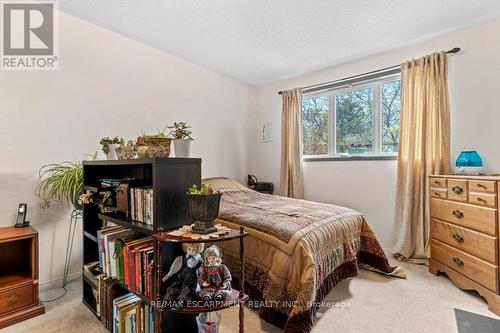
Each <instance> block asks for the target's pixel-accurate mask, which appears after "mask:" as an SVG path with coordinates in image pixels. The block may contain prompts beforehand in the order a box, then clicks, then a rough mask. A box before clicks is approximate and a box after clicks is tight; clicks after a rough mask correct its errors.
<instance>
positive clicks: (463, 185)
mask: <svg viewBox="0 0 500 333" xmlns="http://www.w3.org/2000/svg"><path fill="white" fill-rule="evenodd" d="M428 181H429V196H430V198H429V201H430V216H431V220H430V227H431V230H430V231H431V259H430V262H429V271H430V272H431V273H432V274H434V275H438V274H439V272H443V273H446V275H448V277H449V278H450V279H451V280H452V281H453V283H455V284H456V285H457V286H458V287H459V288H462V289H468V290H475V291H477V292H478V293H479V294H480V295H481V296H483V297H484V298H485V299H486V301H487V302H488V305H489V309H490V310H491V311H492V312H494V313H496V314H497V315H500V296H499V288H500V277H499V271H498V266H499V252H500V245H499V241H498V238H499V210H498V209H499V205H500V195H499V189H500V177H498V176H455V175H445V176H440V175H434V176H430V177H429V179H428Z"/></svg>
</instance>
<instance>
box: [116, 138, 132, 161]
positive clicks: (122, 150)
mask: <svg viewBox="0 0 500 333" xmlns="http://www.w3.org/2000/svg"><path fill="white" fill-rule="evenodd" d="M116 152H117V153H118V158H119V159H120V160H130V159H132V158H134V157H135V154H136V147H135V145H134V142H133V141H132V140H128V142H127V144H126V145H123V146H120V147H118V148H117V149H116Z"/></svg>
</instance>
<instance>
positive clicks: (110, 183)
mask: <svg viewBox="0 0 500 333" xmlns="http://www.w3.org/2000/svg"><path fill="white" fill-rule="evenodd" d="M122 181H123V179H101V187H102V188H111V187H116V186H118V185H120V183H121V182H122Z"/></svg>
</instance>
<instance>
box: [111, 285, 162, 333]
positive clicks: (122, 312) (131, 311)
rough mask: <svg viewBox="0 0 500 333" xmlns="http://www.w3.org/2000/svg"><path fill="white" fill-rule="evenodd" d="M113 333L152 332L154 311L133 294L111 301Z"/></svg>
mask: <svg viewBox="0 0 500 333" xmlns="http://www.w3.org/2000/svg"><path fill="white" fill-rule="evenodd" d="M113 318H114V321H113V327H112V331H113V333H152V332H154V309H153V308H152V307H151V306H150V305H149V304H147V303H145V302H143V301H142V300H141V299H140V298H139V297H137V296H136V295H135V294H133V293H129V294H126V295H123V296H120V297H117V298H115V299H114V300H113Z"/></svg>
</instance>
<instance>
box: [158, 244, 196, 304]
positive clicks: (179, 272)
mask: <svg viewBox="0 0 500 333" xmlns="http://www.w3.org/2000/svg"><path fill="white" fill-rule="evenodd" d="M204 247H205V244H204V243H182V249H183V250H184V252H185V255H183V256H179V257H177V258H175V260H174V262H173V263H172V265H171V266H170V270H169V272H168V273H167V275H165V276H164V277H163V279H162V281H163V282H164V283H165V288H166V290H165V297H164V298H163V300H164V301H167V302H172V301H174V302H176V303H175V306H178V307H183V306H184V305H185V304H186V302H187V301H190V300H191V299H192V298H193V296H194V295H195V294H197V293H198V292H199V291H200V286H199V284H198V275H199V268H200V267H201V265H202V262H203V259H202V257H201V254H200V252H202V251H203V248H204Z"/></svg>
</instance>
